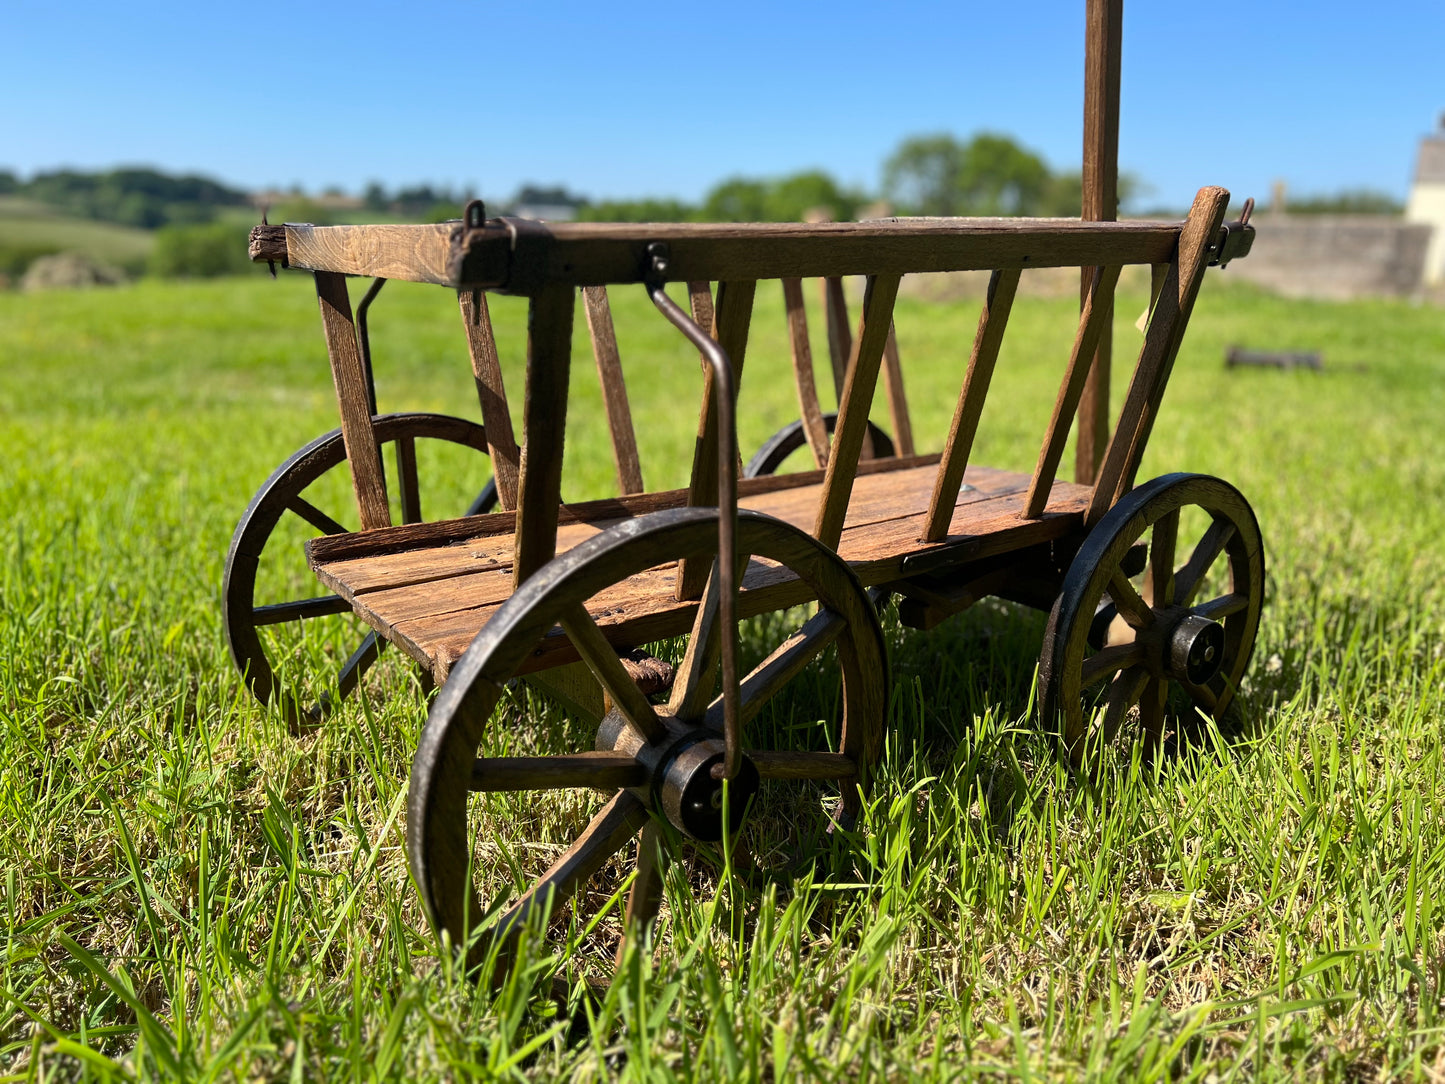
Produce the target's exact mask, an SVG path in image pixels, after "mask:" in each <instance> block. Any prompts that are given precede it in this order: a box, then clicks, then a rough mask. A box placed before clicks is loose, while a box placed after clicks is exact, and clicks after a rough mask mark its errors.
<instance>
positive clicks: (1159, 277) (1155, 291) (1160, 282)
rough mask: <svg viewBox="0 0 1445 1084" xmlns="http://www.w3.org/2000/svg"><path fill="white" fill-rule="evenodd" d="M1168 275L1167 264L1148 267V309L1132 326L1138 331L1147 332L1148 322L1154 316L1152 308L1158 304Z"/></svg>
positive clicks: (1152, 264) (1155, 264) (1153, 264)
mask: <svg viewBox="0 0 1445 1084" xmlns="http://www.w3.org/2000/svg"><path fill="white" fill-rule="evenodd" d="M1168 275H1169V265H1168V264H1167V263H1151V264H1150V265H1149V307H1148V308H1147V309H1145V310H1144V314H1143V315H1142V316H1140V317H1139V319H1137V320H1135V321H1134V326H1135V327H1137V328H1138V329H1139V330H1140V331H1148V330H1149V320H1150V318H1152V317H1153V315H1154V306H1155V305H1157V304H1159V295H1160V294H1161V293H1163V292H1164V280H1165V278H1167V277H1168Z"/></svg>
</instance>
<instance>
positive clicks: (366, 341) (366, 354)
mask: <svg viewBox="0 0 1445 1084" xmlns="http://www.w3.org/2000/svg"><path fill="white" fill-rule="evenodd" d="M385 285H386V279H374V280H372V283H371V288H370V289H368V290H367V291H366V296H365V297H363V298H362V299H361V302H360V304H358V305H357V306H356V343H357V345H358V346H360V347H361V368H362V371H363V372H364V373H365V374H366V399H367V402H368V403H369V404H370V406H371V412H372V413H373V414H375V413H376V378H375V377H373V376H372V375H371V336H370V335H369V334H368V332H367V330H366V310H367V309H369V308H371V303H372V302H373V301H375V300H376V295H377V294H379V293H381V288H382V287H383V286H385Z"/></svg>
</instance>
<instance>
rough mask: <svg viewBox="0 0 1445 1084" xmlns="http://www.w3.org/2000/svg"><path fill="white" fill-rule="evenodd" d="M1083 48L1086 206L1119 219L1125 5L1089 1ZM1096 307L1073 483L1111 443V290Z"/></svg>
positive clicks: (1088, 473)
mask: <svg viewBox="0 0 1445 1084" xmlns="http://www.w3.org/2000/svg"><path fill="white" fill-rule="evenodd" d="M1086 24H1087V25H1086V29H1085V35H1086V40H1085V47H1084V171H1083V187H1084V206H1083V214H1082V217H1083V218H1084V219H1085V220H1086V221H1091V222H1113V221H1114V220H1115V219H1117V218H1118V217H1119V67H1120V65H1119V55H1120V32H1121V30H1122V28H1123V24H1124V0H1087V7H1086ZM1093 275H1094V269H1093V268H1091V267H1086V268H1084V269H1083V272H1082V280H1081V284H1080V293H1079V304H1080V307H1081V308H1082V306H1083V305H1084V304H1086V303H1087V302H1088V301H1089V293H1090V287H1091V285H1092V280H1093ZM1093 304H1094V306H1095V307H1096V308H1100V307H1102V311H1103V312H1104V313H1105V321H1104V329H1103V334H1102V335H1101V336H1100V337H1099V345H1098V347H1097V348H1096V349H1095V351H1094V361H1093V365H1092V366H1091V367H1090V369H1089V378H1088V380H1087V381H1086V382H1085V384H1084V394H1083V397H1082V398H1081V399H1080V400H1079V426H1078V431H1079V438H1078V441H1077V443H1076V444H1075V454H1074V480H1075V481H1076V482H1079V483H1081V484H1083V485H1089V484H1091V483H1092V482H1093V481H1094V476H1095V474H1096V473H1097V472H1098V469H1099V464H1100V463H1102V462H1103V459H1104V449H1105V448H1106V447H1107V446H1108V443H1109V370H1110V367H1111V365H1112V360H1113V352H1114V351H1113V339H1114V336H1113V329H1112V326H1111V324H1112V315H1113V308H1114V298H1113V290H1112V288H1111V289H1110V290H1109V292H1108V296H1101V297H1095V298H1094V299H1093Z"/></svg>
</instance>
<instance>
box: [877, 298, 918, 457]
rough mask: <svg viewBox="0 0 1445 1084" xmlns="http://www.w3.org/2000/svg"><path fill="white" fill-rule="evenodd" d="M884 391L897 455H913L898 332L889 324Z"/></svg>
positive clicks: (885, 349) (910, 424) (910, 422)
mask: <svg viewBox="0 0 1445 1084" xmlns="http://www.w3.org/2000/svg"><path fill="white" fill-rule="evenodd" d="M883 390H884V391H885V392H887V393H888V419H889V423H890V424H891V425H892V426H893V452H894V454H895V455H900V456H909V455H912V454H913V422H912V420H911V419H910V418H909V416H908V396H907V395H906V394H904V391H903V362H902V359H900V358H899V356H898V332H897V330H896V329H895V328H894V326H893V324H892V322H891V321H890V322H889V324H888V341H887V342H886V343H884V344H883Z"/></svg>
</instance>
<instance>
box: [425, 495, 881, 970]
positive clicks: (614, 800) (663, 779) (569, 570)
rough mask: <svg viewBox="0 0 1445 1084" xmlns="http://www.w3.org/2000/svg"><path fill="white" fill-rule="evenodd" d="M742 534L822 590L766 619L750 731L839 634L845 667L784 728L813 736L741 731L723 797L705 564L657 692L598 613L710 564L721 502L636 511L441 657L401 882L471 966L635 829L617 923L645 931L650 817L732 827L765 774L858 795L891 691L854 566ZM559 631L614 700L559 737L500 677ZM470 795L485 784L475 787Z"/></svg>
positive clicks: (744, 691)
mask: <svg viewBox="0 0 1445 1084" xmlns="http://www.w3.org/2000/svg"><path fill="white" fill-rule="evenodd" d="M737 537H738V550H739V553H740V554H747V555H751V558H752V559H753V561H754V562H755V564H754V567H755V568H757V569H760V570H761V571H762V573H763V574H764V575H766V576H767V577H769V578H770V580H771V582H784V581H787V580H788V579H789V578H790V576H789V574H791V577H796V579H797V580H801V581H802V584H803V585H805V586H806V589H807V590H806V595H807V596H811V597H812V598H815V599H817V600H818V606H817V612H816V614H814V615H813V616H812V617H811V618H809V619H807V620H806V621H803V622H802V623H801V624H800V625H797V626H796V627H792V626H787V627H784V628H782V629H780V630H778V631H781V632H782V636H781V640H780V642H778V643H777V645H776V647H775V648H774V649H773V650H772V651H771V653H769V654H767V655H766V657H765V658H763V659H762V661H761V662H759V663H758V665H757V666H755V667H754V668H753V669H752V670H751V672H749V673H748V674H747V676H746V677H744V678H742V680H741V682H740V688H739V692H740V697H739V699H740V707H741V711H740V722H741V724H742V727H743V731H744V734H747V733H748V731H749V730H750V729H752V730H754V731H755V733H754V741H756V728H753V727H750V726H749V723H750V721H751V720H753V719H754V718H755V717H756V716H757V715H758V713H759V712H760V711H761V710H762V709H763V708H764V707H765V705H767V704H768V702H769V701H770V700H772V699H773V698H774V697H775V696H777V694H778V693H779V692H780V691H781V690H782V689H783V688H784V687H785V686H787V685H788V684H789V683H790V682H793V681H794V680H795V679H797V678H798V677H799V676H800V675H801V674H802V673H803V672H804V670H806V669H808V666H809V664H810V663H811V662H812V661H813V660H815V659H816V658H818V656H820V655H821V654H822V653H823V652H824V650H825V649H827V648H828V647H829V646H834V647H836V650H837V657H838V664H839V667H840V669H841V671H842V683H841V688H840V689H839V695H838V697H837V700H838V714H839V715H840V716H841V718H840V719H839V720H838V723H837V726H836V729H834V728H833V726H832V725H830V724H829V723H824V722H819V723H809V724H807V725H802V726H796V725H795V726H792V727H790V728H789V729H790V731H791V734H792V735H793V736H795V737H796V739H797V740H798V741H799V743H800V744H803V745H805V746H807V748H802V749H799V748H796V747H795V748H786V749H767V748H761V749H760V748H756V747H755V746H752V745H747V744H745V758H744V761H743V770H742V771H741V772H740V773H739V775H737V776H736V777H734V779H733V780H732V781H731V784H730V788H729V791H728V792H727V793H726V794H725V793H724V791H723V788H722V783H721V782H720V780H719V779H718V778H716V777H715V775H714V768H715V767H717V766H718V765H720V764H721V761H722V757H723V742H722V737H721V733H720V731H721V726H722V705H721V697H720V696H717V695H715V689H714V682H715V680H716V678H715V668H716V660H717V651H718V645H719V643H720V640H721V637H720V630H719V623H718V617H717V608H716V591H715V584H716V576H714V577H713V578H712V579H710V580H709V584H708V588H707V590H706V591H705V592H704V595H703V598H702V599H701V601H700V602H699V603H698V604H697V608H696V615H695V617H694V619H693V622H692V633H691V636H690V638H689V641H688V645H687V652H686V655H685V657H684V658H683V661H682V663H681V665H680V667H679V670H678V676H677V679H676V682H675V684H674V685H673V689H672V694H671V699H670V701H669V703H668V704H667V705H666V706H662V705H653V704H652V703H650V701H649V700H648V699H647V698H646V697H645V696H643V695H641V693H640V692H639V690H638V689H637V687H636V686H635V685H633V684H632V682H631V681H630V679H629V678H628V677H627V675H626V673H625V672H624V671H623V669H622V667H621V665H620V664H619V663H618V661H617V657H616V651H617V649H618V648H621V647H635V646H640V645H637V644H632V643H621V642H614V641H618V640H619V638H620V635H621V633H620V630H619V629H617V628H613V627H610V626H612V625H613V623H614V622H615V621H616V620H617V618H616V616H615V615H618V614H625V613H626V612H627V610H628V607H629V606H631V607H632V608H634V609H635V608H638V607H645V606H646V605H647V600H648V598H649V597H651V596H649V595H648V592H647V591H645V590H642V591H640V589H639V585H643V584H645V583H646V582H647V581H648V580H649V579H650V578H651V579H655V578H656V577H658V576H662V577H664V578H665V582H666V583H667V584H668V585H669V588H668V589H667V593H666V596H665V597H666V599H668V600H670V599H671V592H670V584H671V582H672V579H671V577H672V575H673V572H672V569H671V566H673V565H674V564H675V563H676V562H677V561H679V560H682V559H698V558H701V559H706V558H707V556H708V555H709V554H711V555H713V556H714V562H715V555H716V552H717V512H716V511H715V510H714V509H711V508H706V509H705V508H685V509H675V510H671V511H665V512H656V513H653V514H651V515H646V516H641V517H638V518H637V519H633V520H630V521H627V522H625V523H622V524H619V525H618V526H615V527H612V528H611V529H609V530H607V531H604V532H603V533H602V534H600V535H597V536H595V537H593V538H591V539H588V540H587V541H585V542H583V543H582V544H581V545H579V546H577V547H575V548H574V549H571V550H569V551H568V552H566V553H564V554H562V555H560V556H558V557H556V558H555V559H554V560H552V561H551V562H550V563H549V564H547V565H546V566H544V567H543V568H542V569H541V570H539V571H538V572H537V573H536V574H535V575H533V576H532V578H531V579H529V580H528V581H527V582H526V583H525V584H523V585H522V587H521V588H520V589H518V591H517V592H516V593H515V594H514V595H512V597H511V598H510V599H509V600H508V601H507V602H506V603H505V604H503V606H502V607H501V608H500V609H499V610H498V611H497V612H496V613H495V614H494V615H493V616H492V617H491V619H490V620H489V621H488V622H487V624H486V626H485V627H484V628H483V629H482V630H481V632H480V633H479V634H478V635H477V637H476V639H475V640H473V641H472V644H471V646H470V647H469V648H468V649H467V652H466V654H465V655H464V656H463V657H462V659H461V660H460V661H459V662H458V663H457V665H456V666H455V667H454V668H453V669H452V673H451V677H450V678H449V679H448V681H447V683H446V685H445V686H444V687H443V688H442V690H441V692H440V693H439V694H438V696H437V699H436V701H435V703H434V704H433V705H432V709H431V713H430V715H429V717H428V719H427V722H426V726H425V727H424V729H423V730H422V734H421V740H420V742H419V744H418V748H417V753H416V758H415V760H414V761H413V764H412V771H411V782H410V789H409V795H408V817H407V854H408V858H409V860H410V863H411V870H412V877H413V880H414V881H415V883H416V885H417V888H418V890H419V892H420V895H421V899H422V904H423V907H424V908H425V910H426V913H427V915H428V917H429V919H430V920H431V922H432V925H433V927H434V928H435V929H436V930H437V932H438V933H439V934H445V935H447V936H448V937H449V938H450V939H451V943H452V945H453V946H455V947H461V946H468V947H469V949H470V951H469V953H468V956H469V960H470V962H472V963H476V962H479V960H480V958H481V957H482V956H483V955H485V950H486V946H487V945H490V944H494V943H500V951H501V953H502V954H503V956H504V957H506V956H509V954H510V951H511V942H512V940H513V938H514V937H515V935H516V933H517V932H518V931H519V930H520V928H521V927H522V926H523V925H524V924H525V923H526V921H527V920H528V916H529V915H538V914H539V912H540V914H546V913H547V909H548V908H549V907H550V908H557V907H560V906H562V905H563V904H564V903H565V902H566V901H568V900H570V899H573V898H574V897H576V896H578V895H579V894H581V893H582V892H583V890H584V888H586V887H588V886H589V882H593V881H594V878H595V877H596V875H598V874H599V873H600V872H601V871H602V870H603V868H604V866H608V865H609V864H610V863H611V862H612V859H613V856H614V855H617V854H618V852H620V851H621V850H622V849H623V848H624V847H626V846H627V845H628V843H629V842H630V841H631V840H632V839H633V838H634V837H636V836H638V835H639V834H640V835H641V840H640V845H639V848H638V852H639V853H638V876H637V879H636V881H635V883H634V886H633V888H632V894H631V896H630V898H629V902H628V906H627V915H626V927H627V928H628V929H629V930H631V931H634V932H635V931H638V930H640V929H642V928H643V927H644V926H645V925H646V923H648V922H649V921H650V920H651V918H652V916H653V914H654V913H655V910H656V908H657V906H658V901H659V898H660V889H661V882H660V870H661V866H660V864H659V861H658V859H659V852H658V844H659V842H660V834H659V832H658V827H659V826H660V825H661V826H670V827H669V828H668V830H667V831H666V832H664V833H662V835H670V834H671V833H672V831H673V830H675V831H676V832H677V833H680V834H681V835H683V836H686V837H691V838H693V839H697V840H702V841H709V840H716V839H719V838H720V837H721V836H723V835H724V834H725V833H726V832H729V831H733V830H736V829H737V828H738V827H739V826H740V824H741V820H742V817H743V815H744V813H745V811H746V808H747V803H748V799H749V797H750V795H751V793H752V792H753V791H755V790H756V788H757V786H758V784H759V782H760V781H762V780H766V779H769V778H772V779H780V780H794V781H803V780H818V781H825V780H836V781H837V782H838V784H839V787H840V790H841V792H842V798H843V802H844V806H845V812H850V811H852V810H855V809H856V808H857V803H858V801H859V793H860V788H861V787H863V786H865V785H866V783H867V780H868V775H869V771H870V769H871V768H872V765H873V763H874V761H875V760H876V758H877V756H878V754H879V752H880V749H881V746H882V726H883V720H884V714H885V712H886V710H887V706H888V670H887V658H886V651H885V646H884V640H883V633H882V629H881V628H880V627H879V624H878V619H877V617H876V616H875V614H874V612H873V608H872V606H871V604H870V602H869V600H868V597H867V595H866V594H865V593H864V591H863V589H862V587H861V586H860V585H859V583H858V579H857V577H856V576H855V575H854V574H853V572H852V570H851V569H849V568H848V566H847V564H846V563H845V562H844V561H842V560H841V559H840V558H839V557H838V555H837V554H835V553H833V552H832V551H831V550H829V549H827V548H826V547H824V546H822V545H821V544H820V543H818V542H817V541H816V540H815V539H813V538H810V537H809V536H808V535H806V534H804V533H803V532H801V531H799V530H798V529H797V528H795V527H792V526H789V525H788V524H785V523H782V522H780V521H778V520H775V519H772V518H771V517H768V516H763V515H760V514H758V513H749V512H742V513H740V514H739V517H738V536H737ZM790 597H804V592H802V591H799V592H796V593H795V594H794V595H793V596H790ZM629 600H630V601H629ZM594 615H595V616H594ZM773 624H774V625H782V624H783V623H781V622H775V623H773ZM559 626H560V631H559V629H558V627H559ZM563 634H565V636H566V637H567V639H568V640H569V641H570V642H571V645H572V647H573V648H574V649H575V652H576V654H577V655H579V656H580V657H581V659H582V661H583V662H584V663H585V664H586V665H587V667H588V668H589V669H590V670H591V673H592V675H593V677H595V679H596V680H597V681H598V683H599V684H600V685H601V686H602V688H603V689H604V690H605V692H606V694H607V700H608V703H609V711H608V714H607V715H606V716H605V717H604V718H603V720H602V724H601V727H600V728H599V730H598V731H597V732H596V734H595V735H593V734H584V733H579V732H577V728H576V725H575V723H574V724H572V725H571V727H570V732H569V731H568V727H567V725H566V724H565V723H562V724H559V723H558V722H557V721H556V720H548V719H547V718H545V717H542V716H540V715H539V713H536V712H535V711H534V712H530V713H527V714H523V713H522V710H521V709H522V705H520V704H518V703H517V702H516V693H515V692H512V691H509V690H516V689H517V688H518V686H517V685H516V683H514V682H513V681H512V679H513V677H514V676H515V675H517V674H518V672H519V671H525V670H526V669H527V664H528V660H529V659H530V658H531V657H532V656H533V655H534V653H536V652H537V651H539V645H540V644H541V643H542V641H543V640H544V639H550V640H553V641H554V642H555V638H556V637H557V636H559V635H563ZM811 714H812V713H811V712H809V715H810V716H811ZM549 730H550V731H551V732H550V733H549ZM758 744H763V743H758ZM504 754H507V755H504ZM589 789H590V790H594V791H601V792H602V794H603V795H610V796H611V797H610V799H609V800H607V801H605V803H603V804H601V805H600V806H599V805H597V803H596V802H592V803H589V802H588V801H587V799H586V796H585V793H583V794H579V793H578V791H583V792H585V791H586V790H589ZM476 792H482V793H481V796H480V797H472V795H473V794H474V793H476ZM503 792H522V793H521V794H515V793H514V794H513V795H509V794H507V793H503ZM549 792H550V793H549ZM724 809H726V810H728V811H729V814H730V819H729V822H727V823H725V821H724ZM589 811H590V815H589ZM519 834H520V835H523V836H528V835H530V840H529V841H527V842H523V841H522V840H519V839H517V838H516V837H517V836H518V835H519ZM506 836H510V837H511V839H510V841H507V840H506V839H504V837H506ZM539 837H540V838H539ZM549 852H550V853H551V854H555V855H556V858H555V861H552V862H551V863H550V864H548V863H547V861H546V858H545V857H542V856H546V855H548V854H549ZM616 873H617V871H616V869H615V867H614V874H616ZM613 885H615V878H614V880H613V882H612V883H611V884H610V885H609V886H608V887H605V888H603V889H602V890H601V891H592V892H590V894H589V895H588V896H587V897H586V900H587V903H590V904H591V907H590V908H589V909H595V908H596V906H598V905H599V904H600V903H603V902H605V901H606V900H607V899H608V898H609V896H610V895H611V891H612V886H613ZM591 887H592V888H593V889H595V888H596V885H595V883H593V884H591ZM499 897H500V900H498V898H499ZM508 897H510V899H508ZM488 900H490V901H496V902H492V903H488V902H484V901H488ZM624 936H627V935H626V934H624Z"/></svg>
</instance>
